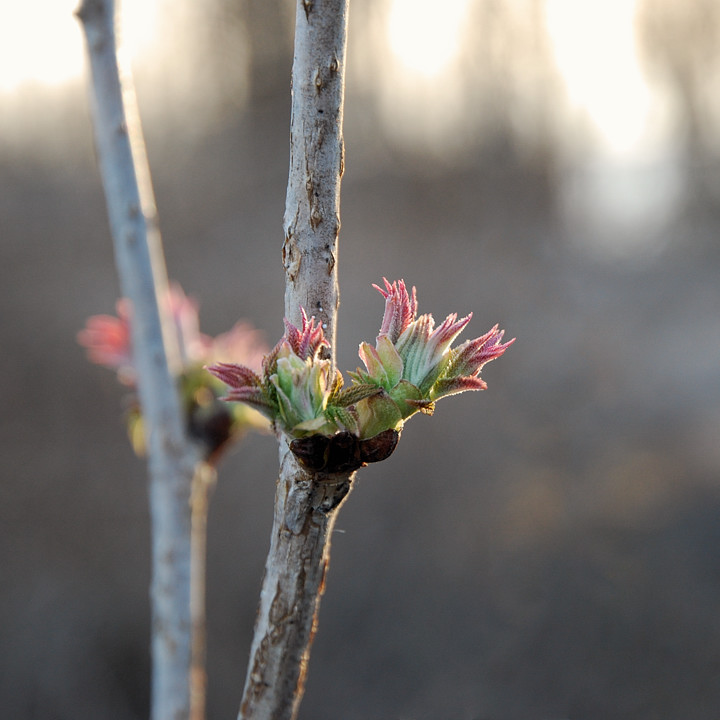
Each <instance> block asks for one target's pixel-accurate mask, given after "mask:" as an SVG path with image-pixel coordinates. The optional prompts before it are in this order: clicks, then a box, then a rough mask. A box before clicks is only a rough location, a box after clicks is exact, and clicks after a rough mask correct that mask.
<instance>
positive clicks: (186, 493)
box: [77, 0, 202, 720]
mask: <svg viewBox="0 0 720 720" xmlns="http://www.w3.org/2000/svg"><path fill="white" fill-rule="evenodd" d="M77 15H78V17H79V18H80V20H81V22H82V25H83V29H84V31H85V38H86V42H87V50H88V56H89V60H90V70H91V75H92V88H91V100H92V110H93V119H94V126H95V142H96V149H97V155H98V162H99V165H100V172H101V175H102V181H103V186H104V189H105V197H106V202H107V209H108V215H109V220H110V229H111V232H112V236H113V240H114V248H115V260H116V264H117V268H118V273H119V276H120V286H121V290H122V295H123V296H124V297H127V298H129V299H130V301H131V303H132V312H133V316H132V342H133V356H134V362H135V364H136V368H137V384H138V390H139V396H140V403H141V406H142V414H143V420H144V423H145V428H146V435H147V448H148V456H149V474H150V490H149V494H150V509H151V518H152V533H153V542H152V562H153V579H152V588H151V597H152V609H153V632H152V656H153V692H152V717H153V718H154V719H155V720H166V719H167V720H170V719H172V720H181V719H183V718H187V717H188V716H189V711H190V708H189V705H190V692H189V687H188V683H189V676H190V663H191V641H190V630H191V617H190V555H191V552H190V536H191V533H190V490H191V484H192V480H193V477H194V475H195V473H196V471H197V470H199V469H200V468H201V466H202V464H201V463H200V462H199V453H198V452H197V451H196V449H195V448H194V447H193V446H192V445H191V444H190V443H189V442H188V440H187V438H186V436H185V430H184V418H183V413H182V409H181V405H180V400H179V396H178V392H177V387H176V376H175V373H176V372H177V371H178V369H179V356H178V352H177V340H176V339H175V338H174V336H173V332H172V331H171V325H170V323H168V322H165V323H163V322H162V320H161V313H160V311H159V309H158V308H159V304H158V297H162V296H163V294H164V293H167V277H166V271H165V266H164V260H163V256H162V247H161V241H160V234H159V231H158V229H157V217H156V210H155V201H154V197H153V192H152V186H151V182H150V172H149V168H148V164H147V158H146V154H145V148H144V144H143V139H142V132H141V129H140V122H139V117H138V113H137V106H136V99H135V91H134V87H133V83H132V78H131V75H130V73H129V70H128V69H127V68H125V67H123V66H122V65H121V64H120V62H119V60H118V52H117V47H116V39H115V22H114V21H115V4H114V2H113V0H83V2H82V3H81V5H80V8H79V9H78V11H77Z"/></svg>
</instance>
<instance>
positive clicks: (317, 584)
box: [239, 443, 353, 720]
mask: <svg viewBox="0 0 720 720" xmlns="http://www.w3.org/2000/svg"><path fill="white" fill-rule="evenodd" d="M352 481H353V476H347V475H338V476H332V477H322V476H314V475H310V474H308V473H306V472H305V471H304V470H302V469H301V468H300V467H299V466H298V464H297V463H296V461H295V458H294V456H293V454H292V453H291V452H290V451H289V449H288V447H287V444H286V443H282V444H281V466H280V479H279V480H278V483H277V487H276V495H275V515H274V519H273V531H272V539H271V544H270V552H269V553H268V559H267V564H266V566H265V578H264V579H263V587H262V592H261V595H260V607H259V610H258V618H257V623H256V626H255V635H254V638H253V646H252V650H251V655H250V665H249V667H248V673H247V679H246V684H245V693H244V697H243V701H242V705H241V707H240V715H239V717H240V718H241V720H250V719H252V720H260V719H261V718H262V719H263V720H270V719H272V720H285V719H289V718H294V717H296V715H297V711H298V708H299V706H300V701H301V700H302V695H303V691H304V685H305V677H306V673H307V665H308V660H309V656H310V645H311V643H312V641H313V638H314V636H315V631H316V629H317V613H318V609H319V605H320V598H321V596H322V593H323V590H324V588H325V576H326V573H327V568H328V563H329V561H330V538H331V535H332V531H333V527H334V525H335V518H336V517H337V512H338V510H339V509H340V506H341V504H342V502H343V501H344V500H345V498H346V497H347V495H348V493H349V492H350V488H351V486H352Z"/></svg>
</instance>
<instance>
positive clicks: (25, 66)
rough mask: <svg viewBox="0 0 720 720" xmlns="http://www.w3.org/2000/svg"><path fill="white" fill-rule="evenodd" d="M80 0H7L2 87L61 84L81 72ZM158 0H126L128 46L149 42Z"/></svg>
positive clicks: (0, 28)
mask: <svg viewBox="0 0 720 720" xmlns="http://www.w3.org/2000/svg"><path fill="white" fill-rule="evenodd" d="M78 5H79V0H35V1H34V2H13V3H6V6H5V7H4V8H3V11H2V22H0V93H4V94H6V93H9V92H13V91H15V90H18V89H20V88H22V87H24V86H28V85H35V86H37V85H40V86H46V87H56V86H59V85H62V84H64V83H66V82H69V81H71V80H74V79H76V78H78V77H80V76H81V74H82V73H83V69H84V59H83V58H84V52H85V46H84V40H83V37H82V32H81V29H80V24H79V22H78V20H77V19H76V18H75V16H74V14H73V13H74V11H75V10H76V9H77V7H78ZM155 8H156V2H154V1H153V0H125V2H123V24H124V28H125V32H124V37H125V47H126V49H127V50H128V51H129V52H130V53H133V52H135V51H137V50H139V49H140V48H142V47H144V46H146V45H147V44H148V43H149V40H150V38H151V37H152V34H153V29H154V25H155Z"/></svg>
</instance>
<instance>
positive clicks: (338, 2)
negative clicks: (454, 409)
mask: <svg viewBox="0 0 720 720" xmlns="http://www.w3.org/2000/svg"><path fill="white" fill-rule="evenodd" d="M348 2H349V0H297V10H296V25H295V57H294V62H293V74H292V88H293V92H292V119H291V132H290V173H289V180H288V190H287V198H286V206H285V223H284V224H285V242H284V244H283V252H282V256H283V266H284V268H285V273H286V277H285V283H286V284H285V315H286V317H287V318H288V320H290V322H292V323H293V324H295V325H300V323H301V308H303V309H305V311H306V312H307V314H308V315H309V316H310V315H314V316H315V317H316V318H317V320H318V321H319V322H320V323H322V326H323V329H324V330H325V334H326V336H327V338H328V340H329V341H330V346H331V350H330V358H331V359H332V361H333V365H334V361H335V338H336V318H337V309H338V305H339V292H338V285H337V254H338V234H339V231H340V182H341V178H342V174H343V164H344V161H343V139H342V122H343V100H344V78H345V55H346V53H345V49H346V39H347V12H348ZM279 440H280V476H279V479H278V481H277V487H276V496H275V511H274V518H273V529H272V536H271V543H270V551H269V553H268V558H267V562H266V566H265V577H264V580H263V587H262V591H261V596H260V607H259V610H258V617H257V622H256V626H255V634H254V638H253V643H252V648H251V653H250V663H249V666H248V671H247V677H246V681H245V691H244V694H243V700H242V704H241V706H240V714H239V718H240V720H291V719H292V718H295V717H296V716H297V712H298V709H299V706H300V701H301V699H302V695H303V691H304V683H305V677H306V672H307V664H308V659H309V655H310V645H311V643H312V640H313V637H314V635H315V631H316V628H317V614H318V609H319V604H320V598H321V595H322V593H323V590H324V586H325V576H326V573H327V568H328V563H329V560H330V538H331V535H332V531H333V527H334V524H335V518H336V516H337V513H338V510H339V509H340V506H341V505H342V503H343V501H344V500H345V498H346V497H347V494H348V493H349V491H350V489H351V487H352V483H353V479H354V473H353V474H343V475H332V476H327V475H321V474H317V475H314V474H312V473H309V472H307V471H306V470H304V469H303V468H302V467H300V466H299V465H298V463H297V462H296V460H295V456H294V455H293V454H292V452H290V449H289V446H288V441H287V438H286V437H284V436H282V435H281V436H280V437H279Z"/></svg>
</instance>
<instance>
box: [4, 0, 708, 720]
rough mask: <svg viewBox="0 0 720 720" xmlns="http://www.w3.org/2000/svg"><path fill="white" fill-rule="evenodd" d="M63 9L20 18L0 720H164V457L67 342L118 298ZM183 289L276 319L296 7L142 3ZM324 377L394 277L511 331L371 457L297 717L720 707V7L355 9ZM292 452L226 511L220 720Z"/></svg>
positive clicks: (450, 0) (145, 69) (237, 684)
mask: <svg viewBox="0 0 720 720" xmlns="http://www.w3.org/2000/svg"><path fill="white" fill-rule="evenodd" d="M73 9H74V4H73V3H70V2H54V3H53V2H35V3H11V2H9V1H8V2H4V3H3V6H2V9H1V10H0V17H1V18H2V20H1V21H0V228H1V232H2V249H1V253H2V255H1V256H0V257H2V262H1V263H0V287H1V288H2V290H1V292H2V306H3V310H2V315H1V316H0V317H1V318H2V334H3V347H4V352H3V357H4V358H5V359H4V362H3V367H4V370H3V372H2V374H1V376H0V398H1V399H2V405H3V413H2V415H1V416H0V427H1V432H0V451H1V452H2V457H3V479H2V483H0V567H1V568H2V569H1V570H0V572H1V573H2V581H1V583H0V616H1V617H2V622H1V624H0V633H1V637H0V705H1V706H2V707H3V714H4V715H5V716H6V717H8V718H13V719H14V720H30V719H34V718H43V720H64V719H65V718H73V720H77V719H78V718H104V719H112V720H135V719H137V718H145V717H147V712H148V700H149V690H148V688H149V677H148V675H149V650H148V644H149V640H148V638H149V605H148V582H149V528H148V515H147V497H146V475H145V464H144V462H143V461H141V460H138V459H136V458H135V457H134V456H133V454H132V451H131V449H130V446H129V443H128V442H127V439H126V437H125V433H124V429H123V421H122V412H123V397H124V395H125V390H124V389H123V388H122V387H121V386H120V385H119V384H118V383H117V382H116V380H115V378H114V376H113V374H112V373H110V372H108V371H107V370H105V369H103V368H100V367H96V366H91V365H90V364H89V363H88V362H87V361H86V359H85V356H84V352H83V350H82V349H81V348H80V347H79V346H78V345H77V344H76V341H75V335H76V332H77V331H78V330H79V329H80V328H81V327H82V326H83V325H84V322H85V319H86V318H87V317H88V316H89V315H92V314H96V313H106V312H113V309H114V303H115V300H116V298H117V296H118V283H117V280H116V274H115V270H114V267H113V260H112V249H111V242H110V237H109V232H108V229H107V222H106V215H105V207H104V199H103V195H102V191H101V187H100V181H99V176H98V172H97V170H96V167H95V158H94V154H93V147H92V129H91V125H90V122H89V110H88V104H87V96H86V85H85V80H84V78H83V72H84V70H83V42H82V36H81V32H80V29H79V28H78V27H77V23H76V21H75V20H74V18H73V17H72V11H73ZM125 16H126V31H125V37H126V44H127V50H128V52H131V53H132V57H133V63H134V68H135V72H136V81H137V86H138V95H139V101H140V106H141V112H142V115H143V120H144V125H145V132H146V141H147V145H148V151H149V155H150V161H151V165H152V170H153V177H154V183H155V190H156V195H157V201H158V206H159V212H160V219H161V228H162V231H163V237H164V242H165V250H166V255H167V263H168V268H169V274H170V277H171V278H174V279H176V280H178V281H180V282H181V283H182V285H183V287H184V288H185V290H186V292H188V294H191V295H193V296H195V297H196V298H197V299H198V300H199V301H200V302H201V322H202V327H203V330H204V331H205V332H208V333H210V334H217V333H219V332H221V331H224V330H226V329H228V328H230V327H231V325H232V324H233V323H234V322H235V321H236V320H237V319H239V318H241V317H242V318H246V319H248V320H250V321H251V322H253V323H254V324H255V325H257V326H258V327H259V328H262V329H263V331H264V332H265V333H266V339H267V341H268V342H269V343H274V342H275V341H276V340H277V338H278V337H279V336H280V334H281V333H282V314H283V282H284V277H283V269H282V264H281V257H280V250H281V246H282V240H283V230H282V215H283V209H284V200H285V185H286V180H287V166H288V128H289V100H290V95H289V84H290V71H291V63H292V35H293V23H294V9H293V3H291V2H289V0H285V1H284V2H280V1H279V0H246V1H242V0H208V1H207V2H203V3H198V2H191V1H190V0H174V1H173V2H170V0H156V1H155V2H149V1H147V0H146V1H145V2H140V0H136V1H133V2H131V1H130V0H126V3H125ZM347 67H348V74H347V96H346V125H345V140H346V174H345V178H344V182H343V200H342V208H343V212H342V231H341V239H340V247H341V251H340V264H339V276H340V284H341V291H342V305H341V308H340V316H339V335H338V340H339V348H338V358H339V365H340V367H341V368H342V369H344V370H345V369H349V370H352V369H354V368H355V367H356V366H357V364H358V359H357V346H358V343H359V342H360V341H361V340H363V339H366V340H372V339H373V338H374V337H375V335H376V333H377V330H378V328H379V324H380V320H381V317H382V310H383V302H382V298H381V297H380V296H379V295H378V293H377V292H376V291H375V290H373V289H372V288H371V284H372V283H377V282H379V281H380V280H381V278H382V277H383V276H386V277H388V278H390V279H396V278H404V279H405V280H406V282H407V283H408V284H411V285H416V286H417V288H418V297H419V304H420V311H421V312H433V313H434V315H435V317H436V319H437V318H440V319H442V318H444V317H445V315H446V314H448V313H450V312H459V313H462V314H465V313H467V312H469V311H473V312H474V317H473V320H472V322H471V324H470V327H469V328H468V330H467V331H466V335H467V337H475V336H477V335H480V334H481V333H483V332H485V331H486V330H487V329H488V328H489V327H490V326H492V325H493V324H494V323H496V322H499V323H500V324H501V326H502V327H505V328H506V329H507V332H508V337H514V336H517V338H518V340H517V342H516V344H515V345H514V346H513V347H512V348H511V349H510V350H508V352H507V354H506V355H505V357H503V358H502V359H501V360H500V361H499V362H497V363H492V364H491V365H489V366H488V367H487V368H486V369H485V371H484V373H483V375H484V377H485V379H486V380H487V382H488V384H489V389H488V390H487V391H485V392H483V393H468V394H465V395H462V396H459V397H454V398H450V399H448V400H445V401H443V402H441V403H440V404H439V406H438V409H437V412H436V415H435V417H433V418H427V417H424V416H423V417H419V418H417V419H413V421H412V422H411V423H410V424H409V425H408V426H407V427H406V430H405V432H404V433H403V438H402V442H401V444H400V446H399V448H398V450H397V451H396V452H395V454H394V455H393V456H392V457H391V458H390V459H389V460H388V461H387V462H384V463H382V464H379V465H377V466H372V467H370V468H367V469H366V470H363V471H362V472H361V473H360V475H359V479H358V482H357V485H356V488H355V490H354V492H353V493H352V496H351V497H350V499H349V501H348V502H347V504H346V505H345V507H344V508H343V510H342V513H341V515H340V518H339V522H338V530H337V533H336V534H335V537H334V540H333V553H332V563H331V570H330V575H329V582H328V588H327V592H326V595H325V598H324V600H323V604H322V609H321V616H320V628H319V632H318V635H317V639H316V642H315V646H314V650H313V655H312V661H311V663H310V673H309V680H308V686H307V693H306V697H305V700H304V703H303V706H302V709H301V713H300V717H301V718H305V719H310V718H312V719H314V720H337V719H338V718H341V719H342V720H371V719H372V720H581V719H582V720H606V719H607V718H614V719H615V720H623V719H625V718H628V719H629V718H633V720H637V719H638V718H641V719H643V720H649V719H653V720H655V719H657V720H659V719H663V720H664V719H667V720H675V719H677V718H693V719H695V720H704V719H708V720H710V719H711V718H712V719H713V720H714V719H715V718H717V717H718V712H719V708H720V523H719V522H718V517H719V516H720V489H719V488H718V480H719V478H720V382H719V374H720V282H719V280H718V275H719V274H720V245H719V243H718V233H719V232H720V130H719V129H718V128H720V4H718V3H717V2H716V0H504V1H502V2H501V1H500V0H446V1H445V2H444V3H437V2H430V1H429V0H428V1H426V0H412V1H410V0H367V1H366V2H359V1H358V2H354V3H353V6H352V7H351V16H350V38H349V50H348V65H347ZM276 471H277V452H276V445H275V441H274V440H273V439H272V438H270V437H250V438H248V439H247V440H246V441H245V442H244V443H243V444H242V445H241V446H239V447H238V448H237V449H236V450H235V451H234V452H233V453H232V455H231V456H229V457H228V458H226V459H225V460H224V462H223V464H222V466H221V469H220V477H219V484H218V487H217V490H216V492H215V496H214V499H213V503H212V506H211V513H210V530H209V532H210V537H209V554H210V558H209V587H208V606H209V638H208V653H209V675H210V679H209V713H208V717H209V720H219V719H221V718H229V717H234V716H235V713H236V711H237V707H238V704H239V698H240V695H241V691H242V685H243V681H244V676H245V667H246V662H247V656H248V651H249V645H250V639H251V633H252V626H253V621H254V616H255V608H256V603H257V598H258V591H259V588H260V583H261V576H262V569H263V565H264V560H265V555H266V551H267V548H268V543H269V532H270V526H271V515H272V501H273V492H274V481H275V477H276Z"/></svg>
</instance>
